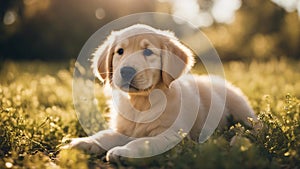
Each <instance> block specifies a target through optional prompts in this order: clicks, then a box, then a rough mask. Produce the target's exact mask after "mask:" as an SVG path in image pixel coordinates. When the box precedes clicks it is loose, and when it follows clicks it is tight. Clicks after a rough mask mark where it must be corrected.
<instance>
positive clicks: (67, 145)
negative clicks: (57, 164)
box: [61, 137, 105, 154]
mask: <svg viewBox="0 0 300 169" xmlns="http://www.w3.org/2000/svg"><path fill="white" fill-rule="evenodd" d="M62 143H63V146H61V149H72V148H76V149H79V150H83V151H86V152H88V153H91V154H103V153H104V152H105V150H104V149H102V148H101V147H100V146H99V145H98V144H97V143H96V142H95V140H92V139H91V138H90V137H83V138H70V139H63V140H62Z"/></svg>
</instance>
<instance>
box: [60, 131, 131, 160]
mask: <svg viewBox="0 0 300 169" xmlns="http://www.w3.org/2000/svg"><path fill="white" fill-rule="evenodd" d="M68 140H70V143H68V144H66V145H64V146H62V149H71V148H77V149H81V150H84V151H87V152H88V153H92V154H103V153H105V152H106V151H108V150H110V149H111V148H113V147H116V146H122V145H125V144H127V143H128V142H129V141H131V140H132V139H130V138H129V137H126V136H124V135H122V134H119V133H117V132H114V131H113V130H102V131H100V132H98V133H96V134H94V135H92V136H89V137H83V138H72V139H68ZM63 142H64V141H63Z"/></svg>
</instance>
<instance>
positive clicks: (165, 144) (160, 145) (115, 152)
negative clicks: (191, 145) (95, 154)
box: [106, 131, 183, 162]
mask: <svg viewBox="0 0 300 169" xmlns="http://www.w3.org/2000/svg"><path fill="white" fill-rule="evenodd" d="M182 138H183V137H182V136H181V135H180V134H179V133H178V132H175V131H172V132H171V133H170V132H169V133H168V134H163V135H159V136H156V137H143V138H137V139H135V140H133V141H131V142H129V143H128V144H126V145H124V146H117V147H114V148H112V149H111V150H109V151H108V152H107V154H106V160H107V161H112V162H114V161H119V158H120V157H126V158H145V157H152V156H155V155H158V154H161V153H164V152H165V151H167V150H169V149H171V148H172V147H174V146H175V145H176V144H177V143H179V142H180V141H181V140H182Z"/></svg>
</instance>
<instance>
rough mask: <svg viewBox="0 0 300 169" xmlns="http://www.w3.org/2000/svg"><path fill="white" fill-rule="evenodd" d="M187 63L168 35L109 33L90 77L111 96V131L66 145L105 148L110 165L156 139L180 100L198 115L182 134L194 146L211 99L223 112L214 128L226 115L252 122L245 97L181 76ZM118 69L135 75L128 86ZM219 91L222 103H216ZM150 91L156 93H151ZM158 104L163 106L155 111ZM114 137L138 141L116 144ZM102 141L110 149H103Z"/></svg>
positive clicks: (188, 55)
mask: <svg viewBox="0 0 300 169" xmlns="http://www.w3.org/2000/svg"><path fill="white" fill-rule="evenodd" d="M146 49H150V50H151V52H152V53H151V52H150V51H149V50H148V51H145V50H146ZM143 52H144V53H143ZM145 52H146V53H145ZM147 52H148V53H147ZM149 53H150V54H151V55H150V56H148V55H149ZM193 64H194V59H193V52H192V51H191V50H190V49H189V48H188V47H186V46H185V45H183V44H182V43H180V41H179V40H178V39H177V38H176V37H175V36H174V34H173V33H171V32H169V31H162V30H157V29H154V28H152V27H150V26H146V25H139V24H138V25H133V26H131V27H128V28H125V29H122V30H120V31H116V32H112V33H111V35H110V36H109V37H108V38H107V40H106V41H105V42H104V43H103V44H102V45H101V46H100V47H99V48H98V49H97V50H96V52H95V53H94V58H93V65H92V66H93V67H92V68H93V72H94V74H95V75H96V76H97V77H98V78H99V79H100V80H101V81H103V82H106V83H107V84H108V85H109V86H110V87H111V89H112V91H113V95H112V97H113V98H112V102H113V103H112V104H111V128H112V129H113V130H109V131H108V130H105V131H100V132H99V133H97V134H95V135H94V136H91V137H86V138H78V139H73V140H72V142H71V143H70V146H71V147H77V148H81V149H85V150H88V151H90V152H96V153H103V152H105V150H103V149H104V148H105V149H106V150H108V151H109V152H108V154H107V159H108V160H112V157H114V154H117V155H119V154H122V153H123V152H124V153H123V154H125V155H126V152H125V149H126V151H129V150H130V152H131V153H133V152H135V151H136V150H137V149H142V148H143V146H140V145H142V144H144V141H145V139H147V138H150V137H151V138H152V137H155V136H158V135H160V134H161V133H163V132H164V131H166V130H168V129H170V128H171V127H172V125H173V123H174V122H175V121H176V119H177V117H178V115H179V113H180V105H181V102H182V101H185V105H184V106H185V107H186V108H189V107H195V104H199V108H198V111H197V112H195V113H197V114H196V119H195V123H194V124H193V126H192V128H191V130H190V131H184V132H186V133H187V134H188V137H190V138H192V139H193V140H195V141H198V138H199V134H200V132H201V130H202V128H203V126H204V123H205V120H206V118H207V116H208V112H209V109H210V106H211V104H212V103H213V102H212V101H214V100H213V99H215V98H216V99H220V100H221V101H220V103H219V104H218V102H217V101H216V102H214V104H213V106H214V107H215V108H218V107H220V108H221V107H222V103H225V108H224V110H223V112H220V113H223V115H222V118H221V121H220V123H219V127H222V126H226V124H227V117H228V115H232V116H233V118H234V119H235V120H240V121H243V122H244V123H246V124H249V122H248V118H249V117H250V118H253V119H256V116H255V115H254V112H253V110H252V109H251V107H250V106H249V104H248V102H247V99H246V97H245V96H244V95H243V94H242V92H241V91H240V90H239V89H237V88H236V87H234V86H232V85H231V84H229V83H228V82H225V81H224V80H223V79H222V78H220V77H217V76H197V75H193V76H192V75H190V74H187V72H188V71H189V70H190V69H191V68H192V66H193ZM124 67H132V68H134V69H135V70H136V74H135V75H134V77H133V79H132V80H131V82H130V84H127V83H124V79H122V73H120V72H122V68H124ZM192 83H195V84H196V87H197V89H196V90H198V91H193V90H194V89H192V88H191V86H192V85H191V84H192ZM212 85H214V87H212ZM224 88H225V89H226V101H225V100H224V99H225V98H222V91H223V89H224ZM155 90H159V91H160V92H161V93H156V94H151V93H152V92H153V91H155ZM182 93H183V94H182ZM161 94H163V95H164V96H163V97H162V95H161ZM197 94H198V95H197ZM114 97H115V98H114ZM195 97H197V98H196V99H195ZM193 100H196V101H193ZM162 104H165V105H164V106H161V105H162ZM159 110H163V111H159ZM155 113H156V114H155ZM187 116H188V115H187ZM179 122H180V125H182V126H183V128H184V127H185V126H188V125H190V124H186V123H189V122H187V121H185V120H181V121H180V119H179ZM218 122H219V121H216V123H218ZM174 130H177V128H176V129H174ZM174 133H178V131H174ZM120 134H121V135H125V136H128V137H131V138H138V139H135V140H133V139H128V140H126V141H122V139H121V136H119V135H120ZM175 135H176V134H175ZM172 138H173V137H172ZM105 141H108V142H110V144H109V145H107V144H106V143H104V142H105ZM169 141H170V140H169ZM151 143H153V144H151V145H152V146H151V148H152V149H153V151H154V150H156V149H163V148H164V147H166V146H167V145H166V144H168V143H167V141H166V143H164V142H162V141H160V140H158V139H157V140H155V139H153V142H151ZM155 143H157V144H155ZM104 144H106V145H104ZM100 146H103V147H100ZM136 152H137V151H136ZM127 154H128V153H127Z"/></svg>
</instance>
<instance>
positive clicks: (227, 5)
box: [212, 0, 242, 24]
mask: <svg viewBox="0 0 300 169" xmlns="http://www.w3.org/2000/svg"><path fill="white" fill-rule="evenodd" d="M241 4H242V2H241V0H215V1H214V5H213V8H212V15H213V17H214V18H215V20H216V21H217V22H219V23H227V24H229V23H232V22H233V21H234V15H235V11H236V10H238V9H239V8H240V7H241Z"/></svg>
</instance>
